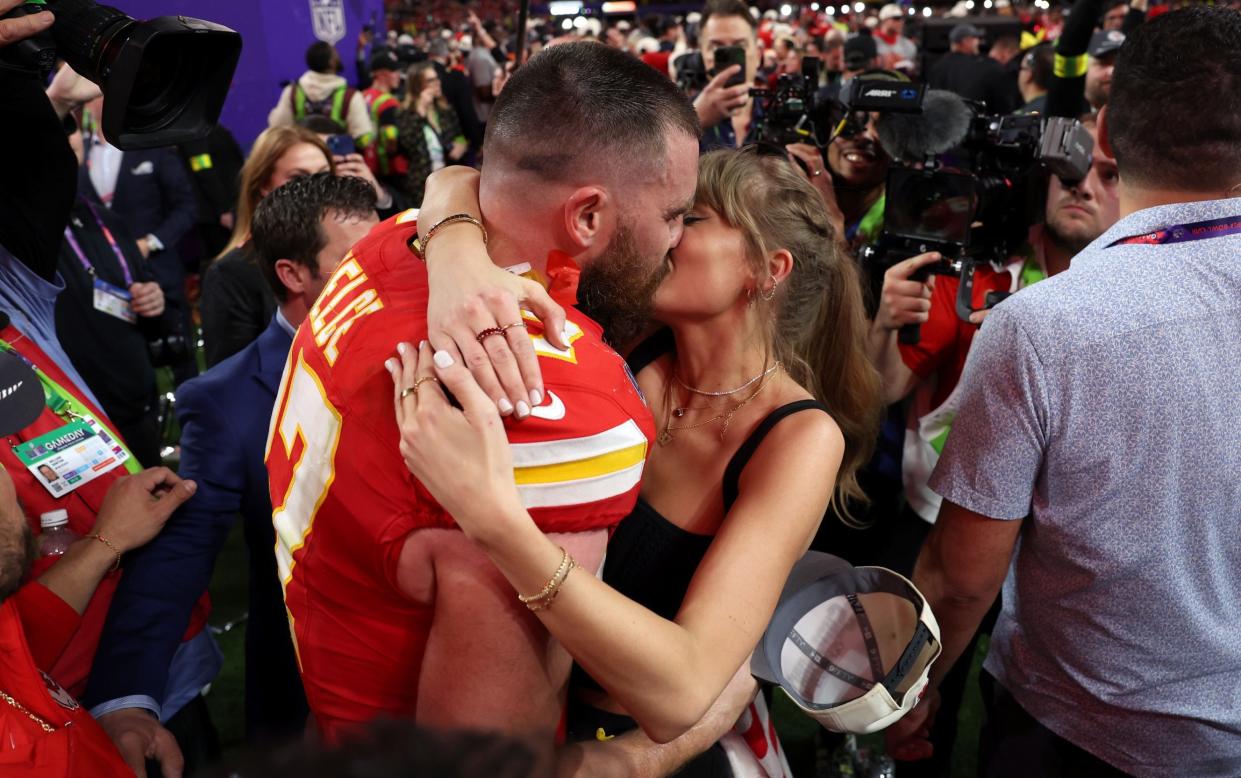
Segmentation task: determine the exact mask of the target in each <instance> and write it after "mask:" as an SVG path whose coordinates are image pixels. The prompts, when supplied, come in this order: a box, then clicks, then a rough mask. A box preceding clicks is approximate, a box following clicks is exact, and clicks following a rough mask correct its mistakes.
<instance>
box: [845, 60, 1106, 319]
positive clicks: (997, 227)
mask: <svg viewBox="0 0 1241 778" xmlns="http://www.w3.org/2000/svg"><path fill="white" fill-rule="evenodd" d="M841 102H842V103H844V106H845V109H846V115H845V118H844V120H843V121H842V126H843V127H847V125H848V124H849V123H858V122H861V123H862V126H863V127H864V126H865V123H866V122H868V121H869V114H870V113H871V112H878V113H879V114H880V117H879V121H878V122H877V127H876V129H877V132H878V135H879V142H880V145H881V146H883V148H884V150H885V151H887V152H888V154H889V156H891V157H892V159H893V165H892V168H891V169H890V170H889V172H888V180H887V185H886V194H885V197H886V199H885V201H884V223H883V233H882V235H881V236H880V238H879V241H878V242H877V243H876V244H875V245H872V246H866V247H864V248H863V249H862V251H861V252H860V257H861V259H862V261H863V264H864V265H868V266H869V267H870V269H871V278H872V284H875V283H876V282H877V284H878V286H880V287H881V286H882V283H883V281H882V277H883V273H884V271H886V270H887V269H888V268H889V267H891V266H892V265H894V264H896V263H897V262H901V261H903V260H906V259H908V258H910V257H912V256H915V255H917V254H923V253H926V252H928V251H936V252H939V253H940V254H941V255H942V256H943V260H942V261H940V262H938V263H936V264H934V265H928V266H926V267H925V268H923V269H922V270H921V271H919V273H918V274H917V275H916V276H915V280H925V279H926V278H927V277H928V276H929V275H931V274H938V275H959V276H960V277H961V284H960V287H959V289H958V292H957V303H956V309H957V315H958V316H960V317H961V319H962V320H968V319H969V316H970V314H972V313H975V312H976V311H975V310H974V309H973V307H972V306H973V289H974V271H975V269H976V267H977V266H978V265H979V264H982V263H985V262H996V263H1001V264H1002V263H1006V262H1007V261H1008V260H1009V257H1011V256H1012V255H1013V253H1014V252H1015V251H1016V250H1017V249H1018V248H1019V247H1020V246H1021V245H1022V244H1023V243H1025V241H1026V239H1027V236H1028V233H1029V228H1030V224H1031V223H1032V222H1033V221H1034V220H1035V219H1037V218H1038V213H1039V209H1040V208H1041V203H1042V196H1043V195H1044V194H1045V187H1044V186H1042V185H1041V184H1043V183H1045V181H1046V178H1045V176H1043V175H1040V172H1042V171H1046V173H1050V174H1051V175H1055V176H1058V177H1059V178H1060V179H1061V180H1063V181H1067V182H1076V181H1080V180H1081V179H1083V178H1085V177H1086V175H1087V173H1089V172H1090V165H1091V160H1092V152H1093V149H1094V140H1093V139H1092V138H1091V137H1090V133H1089V131H1087V130H1086V128H1085V127H1083V126H1082V125H1081V123H1080V122H1078V121H1077V120H1076V119H1068V118H1063V117H1044V116H1039V115H1037V114H1034V115H1028V116H991V115H987V114H985V113H982V111H981V110H979V108H978V107H977V106H976V105H971V104H969V103H967V102H966V101H964V100H962V99H961V98H959V97H957V96H956V95H954V94H952V93H949V92H940V91H936V90H932V91H927V90H926V88H925V86H923V85H921V84H912V83H907V82H899V81H864V80H854V81H852V82H850V84H849V85H848V86H847V87H846V88H845V90H844V91H843V92H842V94H841ZM1006 296H1007V295H1006V294H1003V293H991V294H989V295H988V296H987V301H986V303H987V305H986V307H987V308H990V307H991V306H993V305H995V304H997V303H998V302H999V301H1000V300H1001V299H1003V298H1004V297H1006ZM901 340H902V342H905V343H917V342H918V329H917V327H916V326H915V327H912V328H906V329H905V330H902V332H901Z"/></svg>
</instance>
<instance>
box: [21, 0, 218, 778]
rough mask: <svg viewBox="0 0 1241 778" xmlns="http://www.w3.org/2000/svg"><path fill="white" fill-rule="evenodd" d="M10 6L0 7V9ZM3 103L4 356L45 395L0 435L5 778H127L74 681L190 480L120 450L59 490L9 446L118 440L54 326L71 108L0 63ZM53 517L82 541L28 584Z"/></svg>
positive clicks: (69, 192)
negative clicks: (134, 557)
mask: <svg viewBox="0 0 1241 778" xmlns="http://www.w3.org/2000/svg"><path fill="white" fill-rule="evenodd" d="M17 4H18V3H17V2H14V0H0V15H3V14H5V13H7V12H8V11H10V10H11V9H12V8H13V7H14V6H15V5H17ZM52 22H53V17H52V15H51V14H50V13H41V14H38V15H36V16H27V17H21V18H16V19H3V18H0V49H3V48H4V47H7V46H9V45H11V44H13V43H15V42H17V41H20V40H22V39H24V38H25V37H27V36H30V35H33V34H35V33H37V32H39V31H42V30H45V29H47V28H48V27H49V26H50V25H51V24H52ZM6 53H7V52H6ZM0 95H2V97H0V100H2V101H3V105H4V110H5V121H4V122H0V149H2V150H3V151H0V171H3V176H4V179H3V185H2V186H0V325H2V326H0V348H2V350H3V351H5V352H11V353H15V354H16V355H18V357H19V358H20V359H21V360H22V361H23V362H25V363H26V364H27V365H28V367H29V369H31V370H33V371H34V372H35V373H36V374H37V376H38V379H39V380H38V383H39V384H40V385H41V386H42V393H43V395H44V398H45V403H43V404H42V407H40V408H39V409H38V411H37V413H36V416H35V418H34V419H33V421H27V420H26V419H20V420H18V421H16V422H15V423H14V424H13V425H12V426H13V427H18V429H17V431H16V432H14V433H13V434H12V435H10V436H7V439H8V440H9V442H10V445H9V446H3V447H0V467H3V469H4V472H5V475H4V476H3V477H0V514H3V521H2V522H0V525H2V526H3V530H4V537H3V540H2V541H0V549H3V550H4V553H5V559H4V561H3V564H0V571H3V573H4V576H5V578H6V581H5V585H4V587H3V594H4V595H5V597H3V599H4V600H5V602H4V604H3V610H2V611H0V618H2V619H3V622H4V624H3V629H0V634H3V635H4V641H5V648H4V650H3V651H0V656H2V657H3V661H2V662H0V688H3V689H4V690H5V703H6V705H5V710H8V711H9V714H12V715H5V716H4V717H3V719H4V721H3V724H4V726H3V728H2V729H0V738H2V739H3V741H4V742H5V743H6V744H7V746H6V748H5V749H4V750H3V753H0V772H4V773H5V774H9V773H13V774H39V775H48V776H60V775H64V776H66V777H68V776H79V775H100V776H122V775H124V774H125V772H124V767H123V765H122V763H121V762H120V760H119V758H118V757H117V756H116V754H115V752H114V751H112V750H111V749H110V748H109V747H108V746H107V744H106V743H105V742H104V738H103V737H102V733H101V732H100V731H99V729H98V727H97V726H96V725H95V724H94V722H93V721H92V720H91V719H90V718H89V717H88V716H86V715H85V712H84V711H83V710H82V708H81V707H80V706H79V705H78V704H77V703H76V701H74V700H73V699H72V697H71V696H70V694H71V693H73V692H75V691H80V690H81V688H82V686H83V683H84V681H85V679H86V675H87V672H88V670H89V667H90V663H91V658H92V654H93V653H94V647H95V642H96V641H97V638H98V634H99V629H100V627H101V626H102V619H103V616H104V614H105V613H106V611H107V608H108V603H109V601H110V599H111V596H112V592H113V591H114V589H115V585H116V578H117V575H116V573H115V572H109V570H110V569H111V570H114V569H115V567H116V565H117V564H119V562H120V561H121V553H123V552H125V551H128V550H130V549H132V548H136V547H137V546H140V545H142V544H143V543H145V542H146V541H147V540H149V539H150V538H151V537H152V536H153V535H154V534H155V533H156V532H158V531H159V528H160V527H161V526H162V525H163V523H164V521H165V520H166V519H167V517H168V515H169V514H170V513H171V512H172V510H173V509H175V508H176V506H177V505H179V504H180V503H181V502H183V501H184V500H185V499H186V498H187V497H189V496H190V495H191V494H193V492H194V484H192V483H190V482H183V481H181V480H180V479H178V478H177V477H176V476H175V475H173V474H172V473H171V472H169V471H167V470H164V469H162V468H156V469H154V470H150V471H146V472H145V473H142V474H140V475H137V476H127V473H128V472H131V471H133V472H136V471H137V469H138V468H137V464H136V462H135V461H134V460H133V459H132V457H130V456H129V455H128V452H125V451H124V450H123V449H118V452H119V453H117V455H116V457H114V458H113V462H112V464H111V465H110V466H105V468H104V469H103V470H102V471H101V472H100V474H99V475H98V476H96V477H95V478H93V479H91V480H89V481H82V482H80V483H79V484H77V485H75V486H74V487H73V488H72V490H71V491H68V492H62V493H60V494H59V496H56V495H54V494H53V493H52V492H51V491H50V490H49V489H48V488H47V487H46V484H45V482H44V481H42V480H40V479H41V478H45V477H46V474H43V475H40V473H43V469H44V468H43V467H42V465H40V466H39V467H38V468H34V467H31V468H29V469H28V468H27V466H26V463H25V462H23V461H22V460H21V459H20V458H19V456H18V454H17V451H16V450H15V449H18V448H20V445H17V446H15V445H13V444H14V443H15V442H20V441H29V440H31V439H34V438H38V437H41V436H43V435H45V434H47V433H49V432H55V431H57V430H60V429H64V428H65V427H66V426H68V425H67V424H66V418H74V417H73V416H69V415H68V414H70V413H72V414H76V416H77V418H83V417H89V418H90V419H92V420H93V421H94V423H95V425H97V429H98V431H96V432H94V433H92V434H89V435H85V437H86V438H87V439H89V438H94V437H96V436H98V437H100V438H102V437H103V435H105V434H106V435H107V436H108V438H109V439H110V440H113V441H115V440H116V436H115V434H114V432H115V427H114V426H113V425H112V422H111V421H110V420H109V419H108V417H107V416H106V415H105V414H104V413H102V412H101V411H100V409H99V405H98V403H97V402H96V400H95V398H94V397H93V395H92V394H91V393H90V391H89V390H88V389H87V388H86V387H85V384H84V382H83V381H82V380H81V377H80V376H79V375H78V374H77V371H76V370H74V368H73V365H72V363H71V362H70V361H69V358H68V356H67V355H66V354H65V352H64V349H63V348H62V347H61V345H60V341H59V339H58V338H57V336H56V331H55V326H54V306H55V299H56V296H57V295H58V294H59V292H60V291H61V285H60V284H59V283H58V280H57V277H56V261H57V254H58V249H59V247H60V243H61V241H62V240H64V229H65V225H66V223H67V222H68V219H69V212H70V209H71V208H72V206H73V197H74V159H73V155H72V153H71V151H70V150H69V145H68V143H67V142H66V141H65V134H64V130H63V128H62V126H61V122H60V120H59V118H58V116H57V114H56V112H55V111H53V109H52V106H51V105H49V97H51V100H52V103H53V104H55V105H56V106H57V108H58V110H61V111H62V115H63V114H64V113H67V111H68V109H70V108H73V107H76V106H77V105H79V104H80V101H79V100H78V99H77V96H76V95H74V94H71V93H64V92H59V91H56V90H53V93H52V94H51V95H49V96H45V95H44V93H43V88H42V83H41V82H40V80H39V78H38V77H37V76H36V75H34V74H32V73H28V72H22V71H20V70H17V69H11V68H0ZM6 407H7V406H6ZM23 424H24V425H25V426H23ZM91 426H92V428H94V425H91ZM77 429H78V433H79V434H84V433H83V431H82V430H81V428H80V427H78V428H77ZM122 455H124V456H122ZM126 459H128V461H125V460H126ZM122 465H123V466H122ZM52 469H55V468H52ZM61 488H62V489H63V488H64V487H63V486H62V487H61ZM19 500H20V506H19V503H18V501H19ZM22 508H24V509H25V510H24V513H25V514H26V515H23V510H22ZM51 510H64V511H66V512H67V513H68V520H69V526H70V528H71V529H72V531H74V532H75V533H77V534H78V535H80V536H81V538H80V539H79V540H78V541H77V542H75V543H74V544H73V545H72V546H70V548H69V550H68V551H67V552H65V554H64V555H63V556H61V557H59V558H56V559H55V561H54V562H52V563H51V564H50V566H48V565H47V561H48V560H47V558H45V559H44V560H42V562H41V563H40V566H41V567H42V568H43V570H45V572H42V573H41V574H40V575H39V577H38V578H37V579H32V578H30V577H29V575H30V573H31V568H30V566H29V564H28V563H29V560H30V548H31V545H32V539H31V535H32V532H33V526H37V525H38V524H39V519H38V517H39V516H40V514H42V513H46V512H48V511H51ZM32 525H33V526H32ZM36 569H37V568H36ZM7 595H12V597H11V598H10V597H8V596H7ZM23 633H24V634H23ZM27 638H29V640H28V639H27ZM64 687H67V689H68V691H66V688H64ZM49 722H51V723H49ZM161 749H162V745H161V744H156V749H155V753H157V754H160V755H162V754H163V752H162V750H161Z"/></svg>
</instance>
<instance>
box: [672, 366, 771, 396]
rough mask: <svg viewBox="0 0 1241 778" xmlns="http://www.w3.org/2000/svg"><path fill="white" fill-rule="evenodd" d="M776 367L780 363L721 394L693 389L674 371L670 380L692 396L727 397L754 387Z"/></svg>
mask: <svg viewBox="0 0 1241 778" xmlns="http://www.w3.org/2000/svg"><path fill="white" fill-rule="evenodd" d="M778 367H780V363H779V362H776V363H775V364H774V365H772V366H771V367H769V368H767V369H766V370H764V371H763V372H761V373H759V374H758V375H756V376H754V377H753V378H751V379H750V380H749V381H746V382H745V383H744V384H742V385H741V386H738V387H737V388H736V389H725V390H724V391H722V392H708V391H706V390H705V389H695V388H694V387H692V386H690V385H689V384H687V383H685V382H684V381H682V380H681V376H680V375H678V374H677V373H676V372H675V371H673V373H672V380H674V381H676V382H677V383H678V384H680V385H681V386H683V387H685V388H686V389H688V390H690V391H691V392H693V393H694V394H700V395H703V396H704V397H727V396H728V395H730V394H736V393H737V392H740V391H742V390H743V389H749V388H750V387H751V386H754V383H755V382H756V381H760V380H762V379H764V378H766V377H767V376H769V375H771V374H772V373H774V372H776V368H778Z"/></svg>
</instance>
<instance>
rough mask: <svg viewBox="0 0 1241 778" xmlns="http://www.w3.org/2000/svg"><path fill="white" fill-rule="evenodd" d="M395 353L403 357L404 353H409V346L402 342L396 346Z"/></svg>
mask: <svg viewBox="0 0 1241 778" xmlns="http://www.w3.org/2000/svg"><path fill="white" fill-rule="evenodd" d="M396 351H397V353H398V354H400V355H401V356H405V352H406V351H409V344H408V343H405V342H403V341H402V342H401V343H398V344H396Z"/></svg>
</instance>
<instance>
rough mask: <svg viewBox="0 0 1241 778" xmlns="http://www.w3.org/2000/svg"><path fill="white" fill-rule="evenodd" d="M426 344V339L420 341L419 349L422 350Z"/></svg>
mask: <svg viewBox="0 0 1241 778" xmlns="http://www.w3.org/2000/svg"><path fill="white" fill-rule="evenodd" d="M425 345H427V342H426V341H425V340H420V341H418V350H419V351H422V347H423V346H425Z"/></svg>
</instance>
